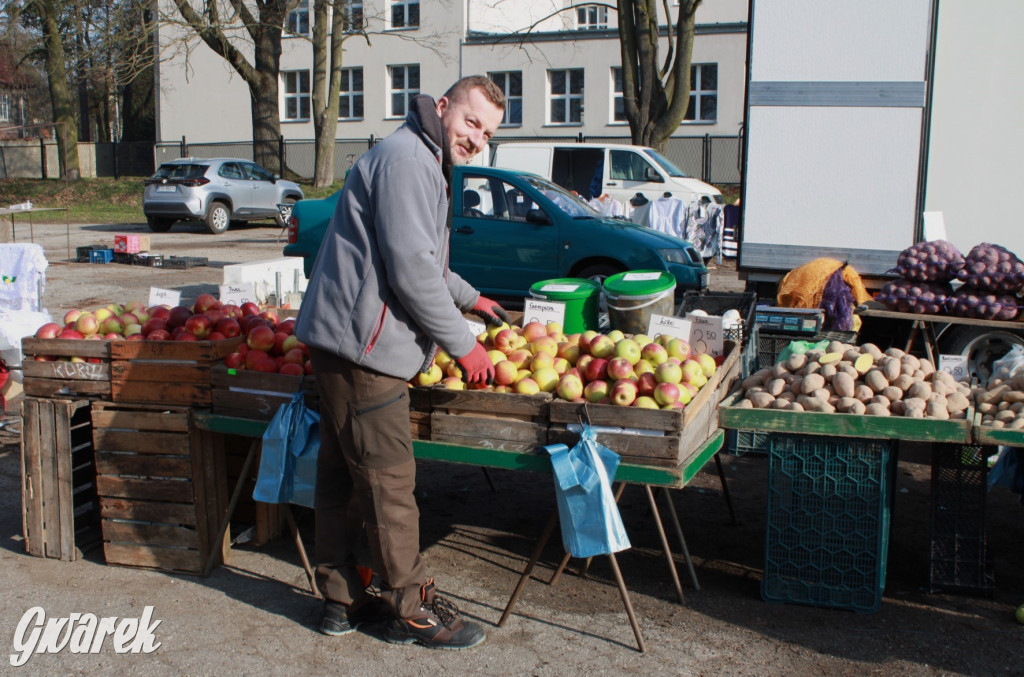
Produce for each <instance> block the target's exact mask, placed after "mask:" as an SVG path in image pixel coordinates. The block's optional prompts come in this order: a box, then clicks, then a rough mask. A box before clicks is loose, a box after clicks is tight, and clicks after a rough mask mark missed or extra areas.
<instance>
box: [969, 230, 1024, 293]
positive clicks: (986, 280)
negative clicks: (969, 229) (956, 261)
mask: <svg viewBox="0 0 1024 677" xmlns="http://www.w3.org/2000/svg"><path fill="white" fill-rule="evenodd" d="M957 277H959V278H960V279H961V280H962V281H963V282H964V284H968V285H971V286H973V287H977V288H978V289H985V290H988V291H993V292H1001V293H1007V292H1009V293H1015V292H1018V291H1020V289H1021V287H1024V262H1022V261H1021V260H1020V259H1019V258H1017V256H1016V254H1014V253H1013V252H1011V251H1010V250H1008V249H1006V248H1005V247H1001V246H1000V245H997V244H989V243H988V242H982V243H981V244H979V245H975V247H974V248H973V249H971V251H970V253H968V254H967V256H966V257H965V258H964V267H963V268H961V269H960V272H959V273H958V274H957Z"/></svg>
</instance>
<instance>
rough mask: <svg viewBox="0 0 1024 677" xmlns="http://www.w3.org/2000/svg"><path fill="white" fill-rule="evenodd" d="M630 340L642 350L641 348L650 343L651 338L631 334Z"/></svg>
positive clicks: (644, 335) (645, 335)
mask: <svg viewBox="0 0 1024 677" xmlns="http://www.w3.org/2000/svg"><path fill="white" fill-rule="evenodd" d="M630 338H631V339H633V340H634V341H635V342H636V344H637V345H638V346H640V349H641V350H643V347H644V346H646V345H647V344H649V343H650V342H651V337H650V336H648V335H647V334H633V335H632V336H631V337H630Z"/></svg>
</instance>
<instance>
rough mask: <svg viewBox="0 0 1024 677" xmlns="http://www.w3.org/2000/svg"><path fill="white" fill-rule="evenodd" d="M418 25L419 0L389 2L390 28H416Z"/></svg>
mask: <svg viewBox="0 0 1024 677" xmlns="http://www.w3.org/2000/svg"><path fill="white" fill-rule="evenodd" d="M419 25H420V0H394V1H393V2H392V3H391V27H392V28H416V27H417V26H419Z"/></svg>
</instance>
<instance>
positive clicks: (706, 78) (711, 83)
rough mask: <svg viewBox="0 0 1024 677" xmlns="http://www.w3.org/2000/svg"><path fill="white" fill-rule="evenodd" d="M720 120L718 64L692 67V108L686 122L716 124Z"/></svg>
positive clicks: (688, 109) (687, 114) (688, 110)
mask: <svg viewBox="0 0 1024 677" xmlns="http://www.w3.org/2000/svg"><path fill="white" fill-rule="evenodd" d="M717 119H718V64H717V63H701V64H694V65H692V66H690V106H689V108H687V109H686V117H684V118H683V120H684V121H689V122H714V121H716V120H717Z"/></svg>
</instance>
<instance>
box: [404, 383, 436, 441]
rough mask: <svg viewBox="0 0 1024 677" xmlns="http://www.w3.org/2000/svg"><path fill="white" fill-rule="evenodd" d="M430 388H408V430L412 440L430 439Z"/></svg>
mask: <svg viewBox="0 0 1024 677" xmlns="http://www.w3.org/2000/svg"><path fill="white" fill-rule="evenodd" d="M430 390H431V389H430V388H419V387H412V388H409V430H410V431H411V432H412V438H413V439H414V440H429V439H430Z"/></svg>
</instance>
